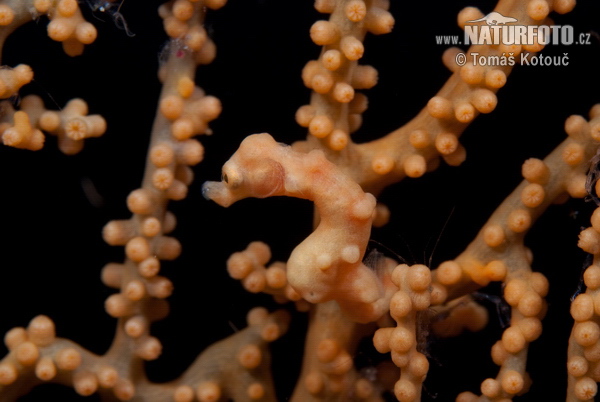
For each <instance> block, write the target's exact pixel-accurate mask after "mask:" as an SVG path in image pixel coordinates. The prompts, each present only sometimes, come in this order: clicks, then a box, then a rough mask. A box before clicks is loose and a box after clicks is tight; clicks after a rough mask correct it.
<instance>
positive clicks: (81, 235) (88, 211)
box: [0, 0, 600, 401]
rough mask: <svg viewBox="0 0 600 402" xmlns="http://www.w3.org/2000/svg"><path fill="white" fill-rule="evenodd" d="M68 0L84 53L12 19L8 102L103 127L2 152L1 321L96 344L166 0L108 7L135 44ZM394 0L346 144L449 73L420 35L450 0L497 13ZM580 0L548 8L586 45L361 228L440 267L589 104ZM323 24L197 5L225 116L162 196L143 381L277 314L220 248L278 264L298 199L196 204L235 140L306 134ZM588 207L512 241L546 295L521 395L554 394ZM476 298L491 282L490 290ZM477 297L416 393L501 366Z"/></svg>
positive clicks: (440, 397) (35, 396) (305, 214)
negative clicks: (46, 325) (76, 144)
mask: <svg viewBox="0 0 600 402" xmlns="http://www.w3.org/2000/svg"><path fill="white" fill-rule="evenodd" d="M81 3H82V4H81V6H82V8H83V9H84V11H85V13H86V16H87V17H88V19H89V20H90V21H92V22H93V23H94V24H95V25H96V26H97V27H98V30H99V37H98V39H97V41H96V42H95V43H94V44H92V45H90V46H88V47H86V50H85V52H84V54H83V55H82V56H79V57H76V58H70V57H68V56H66V55H64V53H63V52H62V50H61V46H60V44H58V43H55V42H53V41H51V40H50V39H48V38H47V36H46V34H45V26H46V24H47V20H46V19H45V18H40V19H39V20H37V21H36V22H31V23H29V24H27V25H25V26H23V27H22V28H21V29H19V30H18V31H17V32H16V33H14V34H13V35H11V37H10V38H9V39H8V40H7V42H6V44H5V47H4V53H3V60H2V64H5V65H9V66H14V65H16V64H19V63H27V64H30V65H31V66H32V67H33V69H34V71H35V80H34V82H33V83H32V84H30V85H28V86H27V87H25V88H24V89H23V90H22V94H23V95H25V94H28V93H36V94H39V95H40V96H42V97H43V98H44V100H45V103H46V105H47V107H49V108H60V107H63V106H64V104H65V103H66V102H67V101H68V100H69V99H71V98H73V97H82V98H84V99H86V100H87V101H88V103H89V105H90V111H91V112H92V113H99V114H102V115H103V116H104V117H105V118H106V120H107V122H108V127H109V128H108V131H107V133H106V134H105V135H104V136H103V137H102V138H99V139H93V140H88V141H86V145H85V148H84V150H83V151H82V152H81V153H80V154H79V155H76V156H70V157H69V156H64V155H62V154H61V153H60V152H59V151H58V150H57V149H56V144H55V141H54V140H53V139H52V138H50V139H48V140H47V142H46V145H45V147H44V149H43V150H42V151H39V152H35V153H34V152H29V151H22V150H16V149H10V148H7V147H1V148H0V169H1V170H0V171H1V172H2V176H1V177H2V182H1V189H0V191H1V192H0V227H1V228H2V229H1V230H2V233H3V236H2V239H3V241H2V244H1V246H0V247H1V248H0V249H1V250H2V253H3V258H2V260H1V261H0V286H1V287H0V306H1V307H0V309H1V310H0V332H2V333H4V332H6V331H7V330H8V329H10V328H12V327H14V326H23V325H26V324H27V322H28V321H29V320H30V319H31V318H33V317H34V316H35V315H37V314H47V315H49V316H51V317H52V318H53V319H54V320H55V322H56V326H57V331H58V335H59V336H64V337H67V338H70V339H72V340H74V341H76V342H78V343H80V344H81V345H83V346H84V347H86V348H88V349H90V350H91V351H93V352H95V353H103V352H104V351H105V350H106V349H107V348H108V346H109V345H110V342H111V340H112V337H113V334H114V324H115V320H114V319H112V318H110V317H109V316H108V315H107V314H106V313H105V312H104V307H103V305H104V300H105V298H106V297H107V296H108V295H109V294H111V293H112V291H111V290H110V289H107V288H106V287H105V286H104V285H103V284H102V283H101V282H100V280H99V273H100V270H101V268H102V266H103V265H104V264H106V263H108V262H112V261H117V262H120V261H122V259H123V250H122V248H119V247H109V246H107V245H106V244H104V243H103V241H102V239H101V235H100V233H101V229H102V227H103V225H104V224H105V223H106V222H108V221H109V220H111V219H125V218H128V217H129V213H128V211H127V209H126V207H125V198H126V196H127V194H128V193H129V192H130V191H131V190H133V189H135V188H137V187H139V184H140V182H141V177H142V174H143V169H144V163H145V162H144V161H145V153H146V148H147V143H148V136H149V133H150V129H151V125H152V121H153V116H154V112H155V109H156V102H157V98H158V94H159V91H160V85H159V83H158V80H157V78H156V71H157V67H158V62H159V55H160V52H161V48H162V47H163V46H164V44H165V43H166V36H165V35H164V34H163V31H162V23H161V20H160V19H159V17H158V16H157V13H156V9H157V7H158V5H159V4H160V3H161V1H155V0H152V1H138V0H125V2H124V3H123V5H122V7H121V9H120V13H122V14H123V16H124V17H125V20H126V21H127V24H128V27H129V30H130V31H131V32H132V33H134V34H135V36H134V37H128V36H127V35H126V33H125V32H124V31H123V30H119V29H117V28H116V26H115V23H114V22H113V20H112V18H111V15H110V14H107V13H105V14H103V13H100V12H96V13H94V14H92V12H91V11H90V8H89V7H88V6H87V5H86V3H85V2H83V1H82V2H81ZM90 3H92V1H91V0H90ZM392 3H393V4H392V12H393V14H394V15H395V17H396V27H395V29H394V32H393V33H392V34H389V35H385V36H381V37H374V36H368V38H367V40H366V53H365V57H364V58H363V60H362V62H363V63H364V64H372V65H374V66H375V67H376V68H377V69H378V70H379V76H380V80H379V84H378V86H377V87H375V88H374V89H372V90H370V91H368V92H367V94H368V96H369V99H370V108H369V110H368V111H367V112H366V113H365V115H364V121H365V123H364V125H363V127H362V128H361V130H360V131H359V132H358V133H357V134H356V136H355V137H354V138H355V141H357V142H362V141H367V140H369V139H370V138H377V137H380V136H382V135H385V134H386V133H388V132H390V131H392V130H393V129H395V128H397V127H399V126H401V125H403V124H404V123H406V122H407V121H408V120H410V119H411V118H412V117H413V116H414V115H416V113H417V112H418V111H419V110H420V109H421V108H422V107H423V106H424V105H425V104H426V102H427V101H428V100H429V99H430V98H431V97H432V96H433V95H434V94H435V93H436V91H437V90H438V89H439V88H440V87H441V86H442V84H443V83H444V82H445V80H446V79H447V78H448V76H449V75H450V73H449V72H448V71H447V70H446V69H445V68H444V67H443V66H442V64H441V54H442V52H443V51H444V49H445V48H446V47H445V46H438V45H436V44H435V35H460V34H461V31H460V29H459V28H458V27H457V26H456V15H457V13H458V11H459V10H461V9H462V8H463V7H464V6H468V5H475V6H478V7H479V8H480V9H481V10H482V12H484V13H488V12H490V11H491V10H492V9H493V6H494V4H493V2H490V1H478V2H465V1H453V2H436V3H434V4H431V2H411V4H410V5H407V4H405V3H406V2H392ZM579 3H580V4H578V6H577V7H576V9H575V10H574V11H573V12H572V13H570V14H568V15H565V16H556V21H557V23H559V24H571V25H573V26H574V27H575V32H577V33H579V32H585V33H588V32H595V33H596V34H595V35H596V37H595V38H593V39H592V44H591V45H589V46H570V47H560V46H558V47H554V48H548V49H546V50H545V51H544V54H548V55H563V54H564V53H568V54H569V60H570V64H569V66H560V67H532V66H529V67H527V66H523V67H517V68H516V69H515V70H514V72H513V74H512V75H511V76H510V77H509V81H508V83H507V85H506V87H505V88H503V89H501V90H500V92H499V104H498V107H497V110H496V111H494V112H493V113H492V114H490V115H485V116H480V117H478V118H477V119H476V121H475V122H474V123H473V124H472V125H471V126H470V127H469V128H468V129H467V130H466V132H465V133H464V135H463V136H462V137H461V142H462V143H463V144H464V145H465V147H466V149H467V154H468V156H467V160H466V162H465V163H464V164H463V165H462V166H460V167H458V168H452V167H448V166H446V165H443V164H442V167H441V168H440V169H438V170H437V171H436V172H434V173H432V174H428V175H426V176H425V177H423V178H421V179H418V180H410V179H409V180H405V181H403V182H402V183H400V184H397V185H394V186H391V187H390V188H388V189H387V190H386V191H385V192H384V194H382V196H381V200H382V201H383V202H385V203H387V204H388V205H389V206H390V208H391V210H392V220H391V223H390V224H389V225H388V226H387V227H386V228H384V229H382V230H376V231H374V232H373V235H372V237H373V239H374V240H376V241H377V242H379V243H381V244H383V245H384V246H385V247H386V248H388V249H390V250H392V251H393V252H394V253H396V254H398V255H401V256H402V257H403V258H405V259H406V260H407V261H409V262H410V263H423V262H424V263H427V264H430V265H431V266H432V267H435V266H437V265H438V264H439V263H440V262H442V261H445V260H447V259H451V258H453V257H455V256H456V255H458V254H459V253H460V252H461V251H462V250H463V249H464V248H465V247H466V245H467V244H468V243H469V242H470V241H471V240H472V239H473V238H474V236H475V235H476V233H477V231H478V230H479V228H480V227H481V226H482V225H483V223H484V222H485V221H486V219H487V217H488V216H489V215H490V214H491V213H492V212H493V210H494V208H495V207H496V206H497V205H498V204H499V203H500V202H501V201H502V199H504V197H506V196H507V195H508V194H509V193H510V191H512V189H513V188H514V187H515V186H516V185H517V184H518V182H519V181H520V165H521V163H522V161H523V160H525V159H526V158H528V157H539V158H542V157H544V156H545V155H546V154H547V153H549V152H550V151H551V150H552V149H553V148H554V147H555V146H556V145H557V144H558V143H560V141H562V139H563V138H564V136H565V134H564V130H563V125H564V120H565V119H566V118H567V117H568V116H569V115H571V114H582V115H586V114H587V112H588V110H589V108H590V107H591V106H592V105H593V104H594V103H595V102H598V101H599V100H600V99H599V89H600V85H599V76H598V65H599V62H600V42H599V40H598V39H597V38H598V36H597V35H598V33H600V22H599V17H600V5H599V4H598V3H597V2H596V1H593V0H587V1H580V2H579ZM321 18H325V17H324V16H322V15H320V14H319V13H318V12H316V11H315V10H314V8H313V6H312V2H311V1H296V0H285V1H283V0H243V1H242V0H230V4H227V5H226V6H225V7H224V8H223V9H221V10H219V11H215V12H212V11H211V12H209V15H208V18H207V21H206V25H207V29H208V31H209V34H210V36H211V37H212V38H213V39H214V41H215V42H216V44H217V59H216V60H215V62H214V63H213V64H211V65H209V66H203V67H201V68H200V69H199V70H198V73H197V82H198V84H199V85H200V86H202V87H203V88H204V89H205V90H206V91H207V92H208V93H209V94H212V95H215V96H217V97H219V98H220V99H221V101H222V103H223V108H224V110H223V113H222V115H221V117H220V118H219V119H218V120H217V121H215V122H214V123H213V124H211V127H212V128H213V131H214V135H212V136H211V137H203V138H201V141H202V143H203V144H204V145H205V148H206V158H205V161H203V162H202V163H201V164H199V165H198V166H197V167H195V168H194V171H195V173H196V180H195V182H194V184H193V185H192V186H191V187H190V194H189V196H188V198H187V199H186V200H184V201H181V202H177V203H173V204H172V208H171V209H172V210H173V211H174V212H175V213H176V215H177V217H178V220H179V223H178V228H177V230H176V232H175V236H177V237H178V238H179V239H180V240H181V242H182V244H183V247H184V252H183V255H182V256H181V257H180V258H179V259H178V260H177V261H175V262H172V263H167V264H165V266H164V269H163V271H162V272H163V274H164V275H166V276H168V277H169V278H171V279H172V280H173V282H174V284H175V293H174V295H173V296H172V297H171V298H170V302H171V308H172V312H171V314H170V316H169V317H168V318H167V319H165V320H163V321H161V322H159V323H156V324H155V325H154V326H153V329H152V333H153V334H154V335H156V336H157V337H158V338H159V339H160V340H161V341H162V342H163V346H164V349H163V350H164V351H163V355H162V356H161V357H160V358H159V359H158V360H157V361H155V362H151V363H149V364H148V365H147V366H148V375H149V376H150V378H151V379H153V380H155V381H165V380H169V379H173V378H175V377H177V376H178V375H179V374H180V373H181V372H182V371H183V370H184V369H185V367H187V366H188V365H189V364H190V363H191V362H192V361H193V359H194V358H195V356H196V355H197V354H198V353H200V352H201V351H202V349H204V348H205V347H206V346H207V345H209V344H211V343H213V342H215V341H217V340H219V339H222V338H223V337H225V336H227V335H229V334H231V333H233V332H234V331H235V328H243V327H244V326H245V321H244V316H245V314H246V312H247V311H248V310H249V309H250V308H251V307H252V306H255V305H268V306H270V307H274V306H273V303H271V301H270V299H269V298H268V297H266V296H263V295H250V294H248V293H246V292H245V291H244V290H243V289H242V288H241V286H240V285H239V283H237V282H235V281H234V280H232V279H230V278H229V277H228V276H227V273H226V271H225V260H226V259H227V257H228V256H229V254H231V253H232V252H234V251H238V250H241V249H243V248H245V246H246V245H247V243H249V242H250V241H253V240H263V241H266V242H267V243H269V244H270V245H271V246H272V247H273V254H274V258H275V259H278V260H286V259H287V256H288V255H289V253H290V251H291V250H292V249H293V247H294V246H295V245H296V244H298V243H299V242H300V241H301V240H302V239H303V238H304V237H306V236H307V235H308V233H310V230H311V218H310V216H311V205H310V203H308V202H305V201H300V200H294V199H283V198H273V199H267V200H252V199H249V200H244V201H242V202H239V203H238V204H235V205H233V206H232V207H230V208H229V209H224V208H221V207H219V206H217V205H216V204H213V203H211V202H208V201H206V200H204V199H203V198H202V197H201V194H200V187H201V184H202V183H203V182H204V181H206V180H218V179H219V177H220V167H221V165H222V164H223V163H224V162H225V161H226V160H227V158H228V157H229V156H230V155H231V154H232V153H233V152H234V151H235V149H236V148H237V146H238V144H239V143H240V141H241V140H242V139H243V138H244V137H245V136H247V135H249V134H252V133H256V132H269V133H271V134H272V135H273V136H274V137H275V138H276V139H277V140H278V141H282V142H286V143H291V142H293V141H296V140H300V139H302V138H304V136H305V134H306V133H305V129H303V128H301V127H299V126H298V125H297V124H296V123H295V121H294V113H295V111H296V109H297V108H298V107H299V106H301V105H303V104H306V103H307V102H308V99H309V94H310V92H309V90H308V89H307V88H305V87H304V86H303V84H302V81H301V79H300V72H301V69H302V67H303V65H304V64H305V63H306V62H307V61H308V60H310V59H315V58H316V57H317V56H318V54H319V51H320V49H319V47H317V46H316V45H314V44H313V43H312V42H311V41H310V38H309V35H308V31H309V29H310V26H311V25H312V23H313V22H314V21H316V20H317V19H321ZM15 101H18V99H17V100H15ZM90 187H93V188H94V189H95V190H94V191H93V192H91V193H90V191H89V190H85V189H89V188H90ZM94 194H95V195H94ZM591 210H592V206H591V205H589V204H586V203H584V202H583V201H570V202H568V203H567V204H565V205H562V206H557V207H552V208H551V209H550V210H549V211H548V212H547V213H546V214H545V215H544V217H543V218H542V219H541V220H540V221H539V222H538V224H536V226H535V227H534V229H533V230H532V231H531V233H530V235H528V237H527V243H528V245H529V246H530V247H532V249H533V251H534V255H535V261H534V269H535V270H539V271H542V272H543V273H544V274H545V275H546V276H547V277H548V278H549V279H550V283H551V293H550V295H549V304H550V310H549V313H548V316H547V318H546V319H545V321H544V335H543V336H542V338H541V339H539V340H538V341H536V342H535V343H533V344H532V345H531V348H530V359H529V363H528V368H529V369H530V370H531V372H532V377H533V381H534V386H533V388H532V390H531V392H530V393H529V394H526V396H524V397H523V398H522V399H523V400H531V401H533V400H560V399H562V395H563V393H564V389H565V388H566V377H565V370H564V365H565V361H566V342H567V339H568V334H569V332H570V328H571V325H572V322H571V319H570V316H569V314H568V308H569V298H570V297H571V296H572V295H573V294H574V293H575V292H576V291H577V288H578V286H579V284H580V282H579V279H580V276H581V270H582V267H583V265H584V262H585V259H586V255H585V254H584V253H583V252H581V251H580V250H578V249H577V248H576V242H577V235H578V232H579V230H580V229H581V227H585V226H588V222H589V214H590V211H591ZM380 247H381V246H380ZM485 292H486V294H498V292H499V289H497V288H494V287H490V289H487V290H485ZM486 306H487V307H488V308H489V309H490V312H491V318H490V326H489V329H488V330H487V331H484V332H483V333H479V334H467V335H463V336H462V337H461V338H460V339H458V340H440V339H435V338H433V337H431V338H430V339H429V341H428V349H429V352H430V354H431V357H432V358H431V367H432V368H431V371H430V374H429V377H428V380H427V382H426V390H425V392H424V399H425V400H437V401H447V400H453V398H454V397H455V395H456V394H457V393H458V392H461V391H464V390H471V391H475V392H477V391H478V389H479V384H480V382H481V381H482V380H483V379H484V378H486V377H490V376H495V375H496V374H495V373H496V371H497V368H496V367H495V366H494V365H493V363H491V359H490V358H489V349H490V347H491V345H492V344H493V342H495V340H496V339H498V338H499V337H500V335H501V328H500V322H501V320H500V319H499V318H497V316H496V314H495V307H494V305H493V304H492V303H487V304H486ZM305 328H306V318H305V317H304V316H303V315H297V316H294V321H293V324H292V328H291V332H290V335H288V336H286V337H285V338H284V339H282V340H280V341H278V342H277V344H276V345H274V348H275V353H276V356H275V362H274V364H275V365H276V369H275V370H274V372H275V373H276V382H277V384H278V395H279V397H280V399H281V400H285V399H286V398H287V397H288V396H289V395H291V389H292V388H293V385H294V381H295V377H296V375H297V373H298V370H299V367H300V366H299V363H298V364H290V362H299V359H300V357H301V355H302V349H303V344H302V337H303V333H304V331H305ZM367 343H368V342H367ZM364 349H368V348H367V347H365V348H364ZM3 352H4V351H3ZM373 359H376V357H374V356H372V355H371V354H370V353H369V351H368V350H364V351H363V350H361V351H359V352H358V353H357V356H356V360H357V364H359V365H361V366H362V365H367V366H368V365H369V364H373V363H374V362H375V360H373ZM51 395H52V396H55V398H60V399H61V400H64V401H67V400H78V398H79V397H77V396H74V392H73V391H71V390H62V389H61V388H59V387H52V386H48V387H40V388H38V389H37V390H36V391H34V392H33V393H32V394H31V395H30V396H28V397H24V398H22V400H27V401H39V400H47V399H48V398H49V397H50V396H51ZM557 395H558V396H559V397H557ZM87 400H94V397H91V398H88V399H87Z"/></svg>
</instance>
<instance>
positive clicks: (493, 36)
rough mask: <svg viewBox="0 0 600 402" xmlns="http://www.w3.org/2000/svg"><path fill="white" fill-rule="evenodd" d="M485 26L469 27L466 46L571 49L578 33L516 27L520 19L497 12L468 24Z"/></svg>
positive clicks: (564, 27)
mask: <svg viewBox="0 0 600 402" xmlns="http://www.w3.org/2000/svg"><path fill="white" fill-rule="evenodd" d="M482 21H485V23H486V24H485V25H480V24H477V25H465V36H464V43H465V44H466V45H469V44H473V45H500V44H503V45H537V44H540V45H547V44H549V43H552V44H554V45H557V44H562V45H571V44H573V42H574V36H575V34H574V29H573V27H572V26H571V25H516V24H513V23H516V22H518V20H517V19H516V18H512V17H507V16H504V15H502V14H500V13H498V12H496V11H494V12H491V13H489V14H488V15H486V16H485V17H483V18H479V19H477V20H472V21H467V24H469V23H477V22H482Z"/></svg>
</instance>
